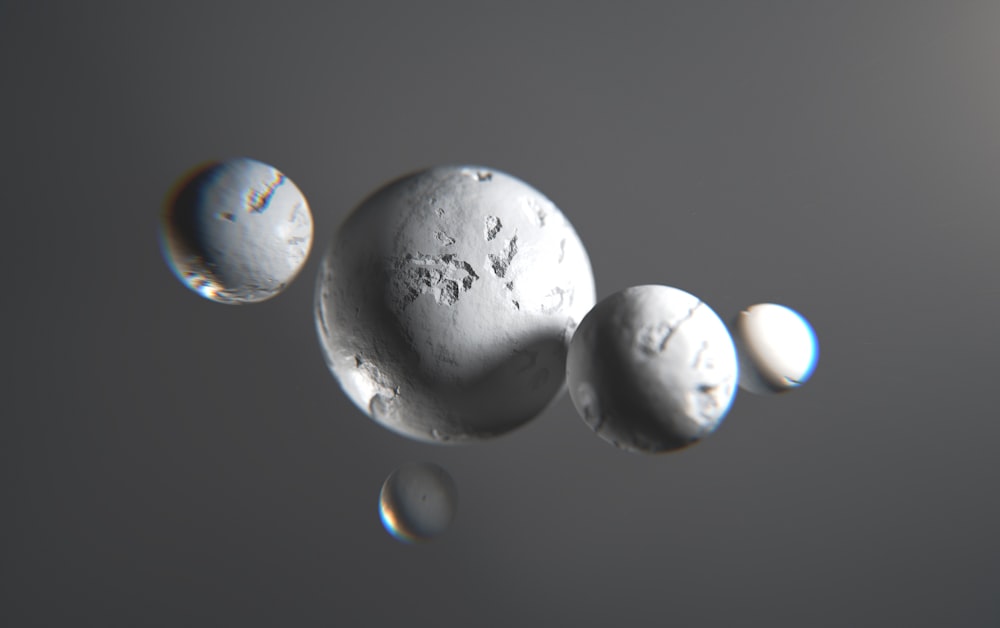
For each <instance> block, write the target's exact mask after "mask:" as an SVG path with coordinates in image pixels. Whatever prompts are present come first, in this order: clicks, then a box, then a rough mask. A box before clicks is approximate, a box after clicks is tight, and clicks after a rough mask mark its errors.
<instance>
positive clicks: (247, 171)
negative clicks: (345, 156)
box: [162, 159, 313, 303]
mask: <svg viewBox="0 0 1000 628" xmlns="http://www.w3.org/2000/svg"><path fill="white" fill-rule="evenodd" d="M162 235H163V243H164V253H165V255H166V257H167V261H168V262H169V263H170V267H171V269H172V270H173V271H174V274H175V275H177V278H178V279H180V280H181V281H182V282H183V283H184V285H186V286H187V287H188V288H190V289H192V290H194V291H195V292H197V293H198V294H200V295H201V296H203V297H205V298H206V299H210V300H212V301H218V302H220V303H255V302H257V301H263V300H265V299H269V298H271V297H273V296H275V295H277V294H278V293H280V292H281V291H282V290H284V289H285V287H287V286H288V285H289V284H290V283H291V281H292V280H293V279H294V278H295V276H296V275H297V274H298V272H299V271H300V270H301V269H302V265H303V264H304V263H305V261H306V258H307V257H308V256H309V248H310V247H311V246H312V238H313V223H312V214H311V213H310V212H309V204H308V203H307V202H306V199H305V197H304V196H303V195H302V192H301V191H300V190H299V188H298V187H296V185H295V184H294V183H292V181H291V179H289V178H288V177H286V176H285V175H284V174H282V173H281V172H279V171H277V170H275V169H274V168H272V167H271V166H268V165H267V164H264V163H261V162H259V161H254V160H253V159H233V160H230V161H224V162H217V163H213V164H210V165H208V166H204V167H201V168H198V169H197V170H195V171H193V172H192V173H191V174H189V175H187V176H186V177H184V178H182V179H181V180H180V181H179V182H178V184H177V186H176V188H175V192H174V194H173V195H172V196H171V198H170V199H168V201H167V205H166V207H165V209H164V213H163V224H162Z"/></svg>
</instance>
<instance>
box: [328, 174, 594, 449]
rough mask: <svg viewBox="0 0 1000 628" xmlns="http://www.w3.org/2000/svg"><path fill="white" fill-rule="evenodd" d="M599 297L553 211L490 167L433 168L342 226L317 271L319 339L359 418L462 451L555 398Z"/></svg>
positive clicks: (368, 202)
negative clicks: (570, 348) (581, 326)
mask: <svg viewBox="0 0 1000 628" xmlns="http://www.w3.org/2000/svg"><path fill="white" fill-rule="evenodd" d="M594 300H595V297H594V279H593V273H592V272H591V267H590V261H589V259H588V257H587V253H586V250H585V249H584V247H583V244H582V243H581V242H580V239H579V237H578V236H577V234H576V232H575V231H574V230H573V227H572V225H570V223H569V222H568V221H567V220H566V217H565V216H564V215H563V214H562V212H560V211H559V209H558V208H557V207H556V206H555V205H553V204H552V202H551V201H549V200H548V199H547V198H546V197H545V196H544V195H542V194H541V193H540V192H538V191H537V190H535V189H534V188H532V187H531V186H529V185H527V184H526V183H524V182H522V181H520V180H518V179H516V178H514V177H512V176H510V175H507V174H504V173H502V172H499V171H497V170H494V169H491V168H483V167H479V166H464V167H439V168H432V169H429V170H424V171H421V172H418V173H416V174H413V175H409V176H406V177H402V178H400V179H397V180H395V181H392V182H390V183H388V184H386V185H385V186H384V187H382V188H381V189H379V190H377V191H376V192H375V193H373V194H372V195H371V196H370V197H368V198H367V199H365V200H364V201H363V202H362V203H361V204H360V205H359V206H358V207H357V208H356V209H355V210H354V211H353V212H352V213H351V214H350V215H349V216H348V217H347V219H346V220H345V221H344V222H343V224H342V225H341V226H340V228H339V229H338V231H337V233H336V234H335V235H334V237H333V239H332V241H331V242H330V244H329V247H328V249H327V251H326V253H325V255H324V257H323V261H322V264H321V266H320V272H319V276H318V278H317V283H316V307H315V315H316V329H317V332H318V334H319V338H320V345H321V347H322V349H323V353H324V356H325V358H326V361H327V364H328V366H329V368H330V370H331V372H332V373H333V375H334V377H335V378H336V379H337V380H338V382H339V383H340V385H341V387H342V388H343V389H344V391H345V392H346V393H347V395H348V396H349V397H350V398H351V400H352V401H353V402H354V403H355V405H357V406H358V408H360V409H361V410H362V411H364V412H365V413H366V414H368V415H369V416H370V417H372V418H373V419H374V420H376V421H378V422H379V423H381V424H382V425H384V426H386V427H388V428H389V429H392V430H394V431H396V432H398V433H400V434H404V435H406V436H409V437H412V438H416V439H419V440H424V441H429V442H438V443H460V442H465V441H469V440H478V439H485V438H490V437H493V436H497V435H500V434H504V433H506V432H509V431H510V430H512V429H515V428H517V427H518V426H520V425H523V424H524V423H526V422H527V421H529V420H530V419H532V418H533V417H535V416H536V415H538V414H539V413H540V412H541V411H542V410H544V409H545V408H546V407H547V406H548V405H549V404H550V403H551V402H552V401H553V399H554V398H555V397H556V395H557V394H559V393H560V392H561V390H563V384H564V381H565V379H564V374H565V363H566V350H567V345H568V342H569V340H568V338H569V336H570V334H571V333H572V329H573V328H574V327H575V326H576V325H577V323H578V322H579V321H580V320H581V319H582V318H583V316H584V315H585V314H586V313H587V311H588V310H589V309H590V308H591V307H592V306H593V304H594ZM358 356H360V362H359V361H358Z"/></svg>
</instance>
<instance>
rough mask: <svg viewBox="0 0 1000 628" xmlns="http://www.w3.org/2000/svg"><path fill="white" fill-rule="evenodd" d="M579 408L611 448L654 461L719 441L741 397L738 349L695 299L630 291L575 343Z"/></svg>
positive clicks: (570, 364) (572, 371)
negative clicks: (709, 439) (655, 456)
mask: <svg viewBox="0 0 1000 628" xmlns="http://www.w3.org/2000/svg"><path fill="white" fill-rule="evenodd" d="M566 378H567V385H568V387H569V393H570V397H571V398H572V400H573V405H575V406H576V409H577V411H578V412H579V413H580V415H581V416H582V417H583V419H584V421H585V422H586V423H587V425H589V426H590V428H591V429H592V430H594V432H595V433H596V434H597V435H598V436H600V437H601V438H602V439H604V440H605V441H607V442H609V443H611V444H613V445H615V446H616V447H619V448H621V449H626V450H630V451H638V452H645V453H655V452H662V451H670V450H674V449H680V448H682V447H686V446H687V445H690V444H692V443H694V442H696V441H698V440H700V439H702V438H704V437H705V436H707V435H709V434H711V433H712V432H713V431H714V430H715V429H716V428H717V427H718V426H719V424H720V423H721V422H722V420H723V418H725V415H726V412H728V410H729V407H730V405H731V404H732V400H733V397H734V396H735V393H736V388H737V378H738V367H737V359H736V349H735V347H734V346H733V340H732V338H731V337H730V336H729V331H728V330H727V329H726V325H725V323H724V322H723V321H722V320H721V319H720V318H719V317H718V316H717V315H716V314H715V312H713V311H712V309H711V308H710V307H708V305H706V304H705V303H704V302H702V301H701V300H700V299H698V298H697V297H695V296H693V295H691V294H688V293H687V292H684V291H683V290H678V289H677V288H670V287H667V286H657V285H646V286H635V287H632V288H627V289H625V290H622V291H621V292H618V293H615V294H613V295H611V296H610V297H608V298H606V299H604V300H602V301H601V302H600V303H598V304H597V305H596V306H595V307H594V309H592V310H591V311H590V312H589V313H588V314H587V316H586V317H584V319H583V321H582V322H581V323H580V326H579V327H578V328H577V330H576V333H575V334H574V336H573V340H572V342H571V343H570V347H569V355H568V358H567V364H566Z"/></svg>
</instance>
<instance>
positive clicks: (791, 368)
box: [733, 303, 819, 395]
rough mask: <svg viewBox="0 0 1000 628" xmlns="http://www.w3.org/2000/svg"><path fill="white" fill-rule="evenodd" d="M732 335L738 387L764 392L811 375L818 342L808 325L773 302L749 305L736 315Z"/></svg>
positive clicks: (789, 386) (799, 382) (796, 384)
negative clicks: (738, 378) (734, 343)
mask: <svg viewBox="0 0 1000 628" xmlns="http://www.w3.org/2000/svg"><path fill="white" fill-rule="evenodd" d="M733 337H734V339H735V340H736V348H737V351H738V352H739V356H740V388H743V389H744V390H747V391H750V392H753V393H757V394H761V395H766V394H774V393H781V392H787V391H789V390H793V389H795V388H798V387H799V386H801V385H802V384H804V383H805V382H806V381H807V380H808V379H809V378H810V377H812V374H813V370H815V368H816V361H817V360H818V359H819V342H818V341H817V340H816V333H815V332H814V331H813V328H812V325H810V324H809V321H807V320H806V319H805V317H803V316H802V315H801V314H799V313H798V312H796V311H795V310H793V309H791V308H789V307H785V306H784V305H777V304H775V303H758V304H756V305H751V306H750V307H748V308H746V309H744V310H743V311H741V312H740V313H739V314H737V315H736V318H735V320H734V321H733Z"/></svg>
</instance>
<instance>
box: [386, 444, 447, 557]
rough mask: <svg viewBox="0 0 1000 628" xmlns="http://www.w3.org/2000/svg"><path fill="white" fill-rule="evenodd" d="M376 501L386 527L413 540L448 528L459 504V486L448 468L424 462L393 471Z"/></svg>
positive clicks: (423, 538) (393, 533) (409, 540)
mask: <svg viewBox="0 0 1000 628" xmlns="http://www.w3.org/2000/svg"><path fill="white" fill-rule="evenodd" d="M378 502H379V515H380V516H381V518H382V525H383V526H385V529H386V531H387V532H388V533H389V534H391V535H392V536H394V537H395V538H396V539H398V540H400V541H406V542H409V543H414V542H417V541H426V540H429V539H432V538H434V537H436V536H438V535H440V534H441V533H442V532H444V531H445V530H447V529H448V526H450V525H451V522H452V520H453V519H454V518H455V509H456V508H457V507H458V490H457V489H456V488H455V481H454V480H452V479H451V476H450V475H449V474H448V472H447V471H445V470H444V469H442V468H441V467H439V466H437V465H436V464H431V463H429V462H424V463H419V464H414V465H409V466H405V467H400V468H399V469H396V470H395V471H393V472H392V473H391V474H390V475H389V477H388V478H386V480H385V483H384V484H382V492H381V493H380V494H379V499H378Z"/></svg>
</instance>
